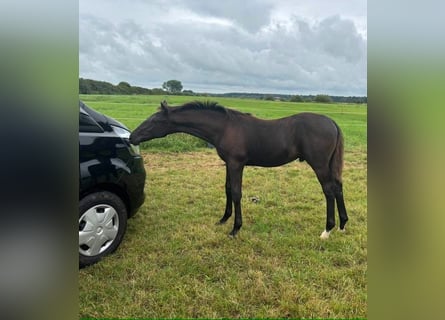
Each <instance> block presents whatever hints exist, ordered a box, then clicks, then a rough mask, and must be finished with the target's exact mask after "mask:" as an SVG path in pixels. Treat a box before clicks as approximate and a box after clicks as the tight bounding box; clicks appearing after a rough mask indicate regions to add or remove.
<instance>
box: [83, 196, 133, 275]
mask: <svg viewBox="0 0 445 320" xmlns="http://www.w3.org/2000/svg"><path fill="white" fill-rule="evenodd" d="M126 229H127V208H126V207H125V204H124V203H123V201H122V200H121V198H119V197H118V196H117V195H115V194H114V193H111V192H108V191H101V192H96V193H92V194H89V195H87V196H86V197H84V198H82V199H81V200H80V201H79V268H83V267H85V266H88V265H92V264H94V263H96V262H98V261H99V260H100V259H102V257H104V256H106V255H108V254H110V253H112V252H114V251H115V250H116V249H117V248H118V247H119V245H120V243H121V242H122V239H123V237H124V234H125V231H126Z"/></svg>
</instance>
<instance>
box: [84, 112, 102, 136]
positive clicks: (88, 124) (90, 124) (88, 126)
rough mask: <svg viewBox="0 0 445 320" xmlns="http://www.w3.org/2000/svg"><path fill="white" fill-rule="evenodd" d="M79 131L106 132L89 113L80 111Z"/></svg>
mask: <svg viewBox="0 0 445 320" xmlns="http://www.w3.org/2000/svg"><path fill="white" fill-rule="evenodd" d="M79 132H104V130H103V129H102V128H101V127H100V126H99V125H98V124H97V122H96V121H94V119H92V118H91V117H90V116H89V115H88V114H86V113H83V112H79Z"/></svg>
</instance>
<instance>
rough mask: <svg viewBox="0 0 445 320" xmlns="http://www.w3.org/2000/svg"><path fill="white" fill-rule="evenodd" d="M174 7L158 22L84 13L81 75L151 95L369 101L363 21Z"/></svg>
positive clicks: (251, 8) (233, 5)
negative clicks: (174, 88) (178, 92)
mask: <svg viewBox="0 0 445 320" xmlns="http://www.w3.org/2000/svg"><path fill="white" fill-rule="evenodd" d="M156 3H157V2H156ZM174 3H175V4H176V5H175V6H172V7H169V8H167V7H161V5H162V3H157V5H158V6H154V7H152V8H153V10H155V12H156V13H157V15H156V16H153V19H151V18H152V16H151V15H147V19H140V18H137V19H136V18H134V17H136V16H137V17H140V16H143V15H142V14H141V12H140V11H139V12H138V14H135V15H134V16H133V18H132V15H131V11H125V10H124V11H123V12H122V14H121V15H120V16H119V18H115V17H116V16H115V15H116V12H114V11H112V12H113V13H112V14H108V15H107V14H104V13H103V11H102V13H101V14H100V15H96V14H94V15H93V13H88V14H87V13H82V10H81V14H80V17H79V26H80V30H79V35H80V37H79V38H80V43H79V47H80V52H79V60H80V76H81V77H85V78H88V77H89V78H93V79H97V80H105V81H110V82H113V83H118V82H120V81H127V82H129V83H130V84H132V85H141V86H146V87H160V86H161V84H162V83H163V82H164V81H166V80H169V79H177V80H180V81H182V83H183V85H184V88H185V89H191V90H194V91H210V92H227V91H251V92H276V93H280V92H282V93H301V94H307V93H328V94H338V95H366V76H367V70H366V60H367V54H366V52H367V43H366V37H365V36H364V35H363V32H362V30H359V28H360V27H359V26H358V25H357V23H356V22H355V21H354V19H350V18H345V17H343V16H341V15H339V14H335V15H330V16H326V17H323V18H320V19H314V17H312V16H311V17H309V18H308V17H302V16H301V15H299V14H297V13H298V12H296V13H295V12H294V11H292V10H290V11H289V12H288V13H287V14H286V15H284V14H283V13H280V14H277V12H280V11H279V10H278V11H277V7H274V6H273V5H272V4H273V2H270V1H258V2H255V3H254V2H252V1H247V4H245V5H241V3H240V2H238V1H225V2H214V1H190V0H189V1H185V0H184V1H179V0H177V1H174ZM253 3H254V4H255V5H253ZM185 4H187V5H185ZM139 5H140V6H141V7H139V9H140V10H142V11H144V10H148V7H144V6H143V4H142V3H141V4H139ZM126 10H128V8H127V9H126ZM83 12H85V11H83ZM145 12H148V11H145ZM293 13H295V14H293ZM111 17H113V18H111Z"/></svg>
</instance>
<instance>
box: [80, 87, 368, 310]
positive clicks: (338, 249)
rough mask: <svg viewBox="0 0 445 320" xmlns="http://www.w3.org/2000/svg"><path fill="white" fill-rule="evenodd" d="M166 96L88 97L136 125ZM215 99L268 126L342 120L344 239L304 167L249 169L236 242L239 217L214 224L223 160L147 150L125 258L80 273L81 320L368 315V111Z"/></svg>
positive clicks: (196, 152)
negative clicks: (292, 117)
mask: <svg viewBox="0 0 445 320" xmlns="http://www.w3.org/2000/svg"><path fill="white" fill-rule="evenodd" d="M163 98H164V97H159V96H158V97H153V96H148V97H147V96H144V97H140V96H82V97H81V99H82V100H83V101H84V102H86V103H87V104H88V105H90V106H92V107H94V108H95V109H97V110H99V111H102V112H105V113H107V114H109V115H111V116H113V117H115V118H117V119H118V120H121V121H122V122H124V123H125V124H127V125H128V126H129V127H130V128H135V127H136V126H137V125H138V123H139V121H142V120H143V119H145V118H146V117H147V116H148V115H149V114H150V113H152V112H154V111H155V110H156V108H157V106H158V105H159V101H160V100H162V99H163ZM166 98H167V100H168V101H169V103H170V104H180V103H183V102H185V101H189V100H190V97H172V96H168V97H166ZM214 100H217V101H218V102H220V103H221V104H222V105H225V106H228V107H232V108H236V109H239V110H242V111H246V112H252V113H253V114H255V115H257V116H258V117H263V118H275V117H280V116H285V115H289V114H292V113H297V112H300V111H303V110H304V111H313V112H319V113H323V114H327V115H329V116H331V117H332V118H334V119H335V120H336V121H337V122H338V124H339V125H340V126H341V127H342V129H343V131H344V134H345V141H346V150H345V168H344V175H343V180H344V193H345V201H346V205H347V208H348V213H349V217H350V221H349V223H348V225H347V231H346V233H345V234H341V233H339V232H333V233H332V234H331V237H330V238H329V240H327V241H321V240H320V239H319V235H320V233H321V231H322V230H323V228H324V225H325V200H324V196H323V193H322V191H321V187H320V185H319V184H318V182H317V180H316V178H315V174H314V173H313V171H312V170H311V169H310V168H309V166H308V165H307V164H306V163H299V162H293V163H290V164H287V165H284V166H281V167H277V168H259V167H247V168H246V169H245V172H244V180H243V199H242V207H243V218H244V224H243V228H242V229H241V231H240V232H239V235H238V236H237V238H235V239H231V238H229V237H228V236H227V234H228V233H229V231H230V230H231V228H232V224H233V218H231V219H230V220H229V222H228V223H227V224H226V225H223V226H216V225H215V222H216V221H218V220H219V218H221V216H222V214H223V210H224V206H225V195H224V179H225V176H224V175H225V170H224V163H223V162H222V161H221V160H220V159H219V158H218V156H217V155H216V153H215V151H214V150H209V149H206V148H202V147H201V146H189V145H188V143H187V142H184V144H185V145H187V147H184V149H185V150H192V151H189V152H176V151H180V148H176V147H174V146H173V147H165V146H164V149H162V147H161V146H151V145H147V146H146V149H144V150H143V155H144V162H145V165H146V170H147V182H146V192H147V199H146V201H145V204H144V205H143V206H142V208H141V209H140V211H139V212H138V214H137V215H136V216H135V217H134V218H132V219H131V220H130V221H129V224H128V230H127V234H126V236H125V239H124V241H123V243H122V244H121V246H120V247H119V249H118V250H117V251H116V253H114V254H113V255H111V256H109V257H107V258H105V259H104V260H103V261H101V262H100V263H99V264H96V265H94V266H92V267H89V268H86V269H83V270H81V271H79V310H80V311H79V312H80V317H96V318H101V317H103V318H111V317H118V318H170V317H174V318H192V317H209V318H223V317H257V318H258V317H272V318H283V317H292V318H313V317H317V318H352V317H355V318H365V317H367V201H366V198H367V156H366V149H367V148H366V113H367V110H366V107H365V106H353V105H343V106H341V105H317V104H308V103H302V104H299V103H284V102H270V101H268V102H265V101H256V100H240V99H220V98H219V99H214ZM139 118H141V119H139ZM176 136H178V135H176ZM183 138H184V137H182V136H181V135H179V136H178V139H183ZM165 140H167V138H165V139H159V143H161V142H162V141H165ZM173 144H174V143H173V142H172V145H173ZM166 150H167V151H166ZM172 151H173V152H172ZM253 197H257V198H259V200H260V201H259V202H258V203H254V202H252V201H251V199H252V198H253ZM337 219H338V218H337Z"/></svg>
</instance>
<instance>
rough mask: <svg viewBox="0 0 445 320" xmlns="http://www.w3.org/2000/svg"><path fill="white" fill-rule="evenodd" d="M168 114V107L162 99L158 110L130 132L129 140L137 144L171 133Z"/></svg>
mask: <svg viewBox="0 0 445 320" xmlns="http://www.w3.org/2000/svg"><path fill="white" fill-rule="evenodd" d="M169 114H170V107H169V106H168V104H167V101H165V100H164V101H162V102H161V107H160V108H159V111H158V112H156V113H154V114H152V115H151V116H150V117H149V118H148V119H147V120H145V121H144V122H142V123H141V124H140V125H139V126H138V127H137V128H136V129H135V130H134V131H133V132H132V133H131V135H130V142H131V143H132V144H134V145H138V144H140V143H141V142H143V141H148V140H152V139H155V138H162V137H165V136H166V135H167V134H169V133H171V128H170V127H171V125H170V119H169Z"/></svg>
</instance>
